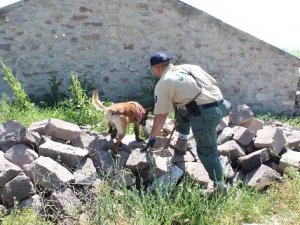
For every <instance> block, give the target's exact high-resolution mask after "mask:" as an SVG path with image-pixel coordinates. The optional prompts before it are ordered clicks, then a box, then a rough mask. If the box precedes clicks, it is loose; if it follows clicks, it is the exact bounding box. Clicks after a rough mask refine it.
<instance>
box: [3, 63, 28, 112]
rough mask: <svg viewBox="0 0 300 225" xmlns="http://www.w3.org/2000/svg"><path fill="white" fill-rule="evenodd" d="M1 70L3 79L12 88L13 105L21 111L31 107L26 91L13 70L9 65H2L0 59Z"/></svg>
mask: <svg viewBox="0 0 300 225" xmlns="http://www.w3.org/2000/svg"><path fill="white" fill-rule="evenodd" d="M1 65H2V72H3V74H4V80H5V81H7V83H8V84H9V86H10V87H11V89H12V92H13V95H14V97H15V98H14V101H13V105H14V106H15V107H16V108H18V109H19V110H22V111H27V110H28V109H31V108H32V107H33V103H31V102H30V100H29V97H28V95H27V93H26V92H25V91H24V89H23V87H22V85H21V83H20V82H19V81H18V80H17V78H15V76H14V74H13V72H12V71H11V69H10V68H9V67H7V66H6V65H4V63H3V62H2V61H1Z"/></svg>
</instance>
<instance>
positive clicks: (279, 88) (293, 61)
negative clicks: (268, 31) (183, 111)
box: [0, 0, 300, 113]
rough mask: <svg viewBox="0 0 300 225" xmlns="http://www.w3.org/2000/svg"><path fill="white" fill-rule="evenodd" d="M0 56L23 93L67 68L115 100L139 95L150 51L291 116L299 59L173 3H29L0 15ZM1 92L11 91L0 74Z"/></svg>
mask: <svg viewBox="0 0 300 225" xmlns="http://www.w3.org/2000/svg"><path fill="white" fill-rule="evenodd" d="M0 27H1V28H0V58H1V60H3V62H4V63H5V64H6V65H7V66H9V67H10V68H12V69H13V72H14V74H15V75H16V77H17V78H18V79H19V80H20V81H22V82H23V86H24V89H25V90H26V92H28V93H30V94H32V95H36V96H40V95H43V94H45V93H46V92H50V86H49V84H48V80H49V79H50V78H51V77H52V76H54V77H56V78H57V80H59V79H63V83H62V86H61V87H60V88H61V90H63V91H65V92H67V88H68V87H69V79H70V74H71V71H74V72H75V73H77V74H78V75H79V76H80V77H81V78H82V77H83V76H85V77H86V78H87V79H95V82H94V87H97V88H99V89H100V90H101V92H102V93H103V94H105V96H106V97H107V98H109V99H111V100H113V101H121V100H123V99H128V98H131V97H133V96H139V95H143V91H144V89H145V85H146V83H147V80H146V79H145V77H146V76H147V72H146V69H145V67H146V66H147V65H148V64H149V56H150V55H151V54H152V53H153V52H156V51H165V52H167V53H169V54H170V55H171V56H173V57H174V58H176V57H177V56H181V57H182V59H183V62H187V63H195V64H199V65H201V66H202V67H203V68H204V69H205V70H207V71H208V72H209V73H210V74H212V75H213V76H214V77H215V78H216V79H217V80H218V82H219V84H220V87H221V89H222V91H223V93H224V95H225V97H226V98H228V99H229V100H230V101H231V102H232V103H233V104H234V105H238V104H248V105H249V106H250V107H252V108H253V109H257V110H271V111H274V112H277V113H279V112H283V111H284V112H287V113H293V110H294V106H295V98H296V89H297V83H298V76H299V72H298V68H299V67H300V61H299V59H297V58H295V57H293V56H291V55H289V54H287V53H285V52H283V51H281V50H279V49H277V48H275V47H273V46H271V45H268V44H266V43H265V42H262V41H260V40H258V39H256V38H254V37H253V36H251V35H249V34H247V33H244V32H241V31H240V30H238V29H235V28H233V27H231V26H229V25H227V24H225V23H223V22H222V21H220V20H217V19H215V18H214V17H212V16H210V15H208V14H206V13H204V12H202V11H199V10H197V9H195V8H192V7H191V6H188V5H186V4H184V3H181V2H179V1H177V0H168V1H166V0H136V1H131V0H105V1H94V0H76V1H71V0H63V1H61V0H51V1H49V0H29V1H25V2H23V3H22V4H19V6H18V7H15V8H14V9H10V10H2V11H1V13H0ZM0 91H1V93H3V92H4V93H8V94H11V93H10V90H9V87H8V86H7V84H6V83H5V82H4V81H3V75H2V73H0Z"/></svg>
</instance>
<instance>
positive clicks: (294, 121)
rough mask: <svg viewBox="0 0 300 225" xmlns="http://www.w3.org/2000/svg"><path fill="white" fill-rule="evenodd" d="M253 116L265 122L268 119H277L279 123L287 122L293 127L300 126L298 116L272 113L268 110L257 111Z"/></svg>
mask: <svg viewBox="0 0 300 225" xmlns="http://www.w3.org/2000/svg"><path fill="white" fill-rule="evenodd" d="M255 117H256V118H258V119H261V120H262V121H264V122H265V123H267V122H270V121H279V122H281V123H286V124H289V125H291V126H293V127H298V128H300V117H299V116H288V115H284V114H277V115H275V114H272V113H270V112H266V113H257V114H255Z"/></svg>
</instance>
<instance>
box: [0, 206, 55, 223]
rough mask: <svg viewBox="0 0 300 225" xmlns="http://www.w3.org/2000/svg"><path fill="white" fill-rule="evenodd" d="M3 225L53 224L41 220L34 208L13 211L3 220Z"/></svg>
mask: <svg viewBox="0 0 300 225" xmlns="http://www.w3.org/2000/svg"><path fill="white" fill-rule="evenodd" d="M1 224H2V225H20V224H22V225H51V224H52V223H51V222H49V221H46V220H45V219H43V218H40V217H39V216H38V215H37V214H36V212H35V211H34V210H33V209H32V208H25V209H23V210H17V209H13V210H12V212H11V213H10V214H9V215H8V216H6V217H4V218H2V219H1Z"/></svg>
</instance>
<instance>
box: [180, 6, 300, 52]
mask: <svg viewBox="0 0 300 225" xmlns="http://www.w3.org/2000/svg"><path fill="white" fill-rule="evenodd" d="M181 1H182V2H186V3H189V4H190V5H193V6H195V7H196V8H199V9H200V10H202V11H205V12H206V13H208V14H210V15H212V16H214V17H216V18H218V19H220V20H222V21H223V22H225V23H227V24H230V25H231V26H234V27H236V28H238V29H240V30H242V31H245V32H247V33H249V34H251V35H253V36H255V37H257V38H259V39H261V40H263V41H265V42H267V43H269V44H272V45H274V46H276V47H278V48H281V49H285V50H300V0H181Z"/></svg>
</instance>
